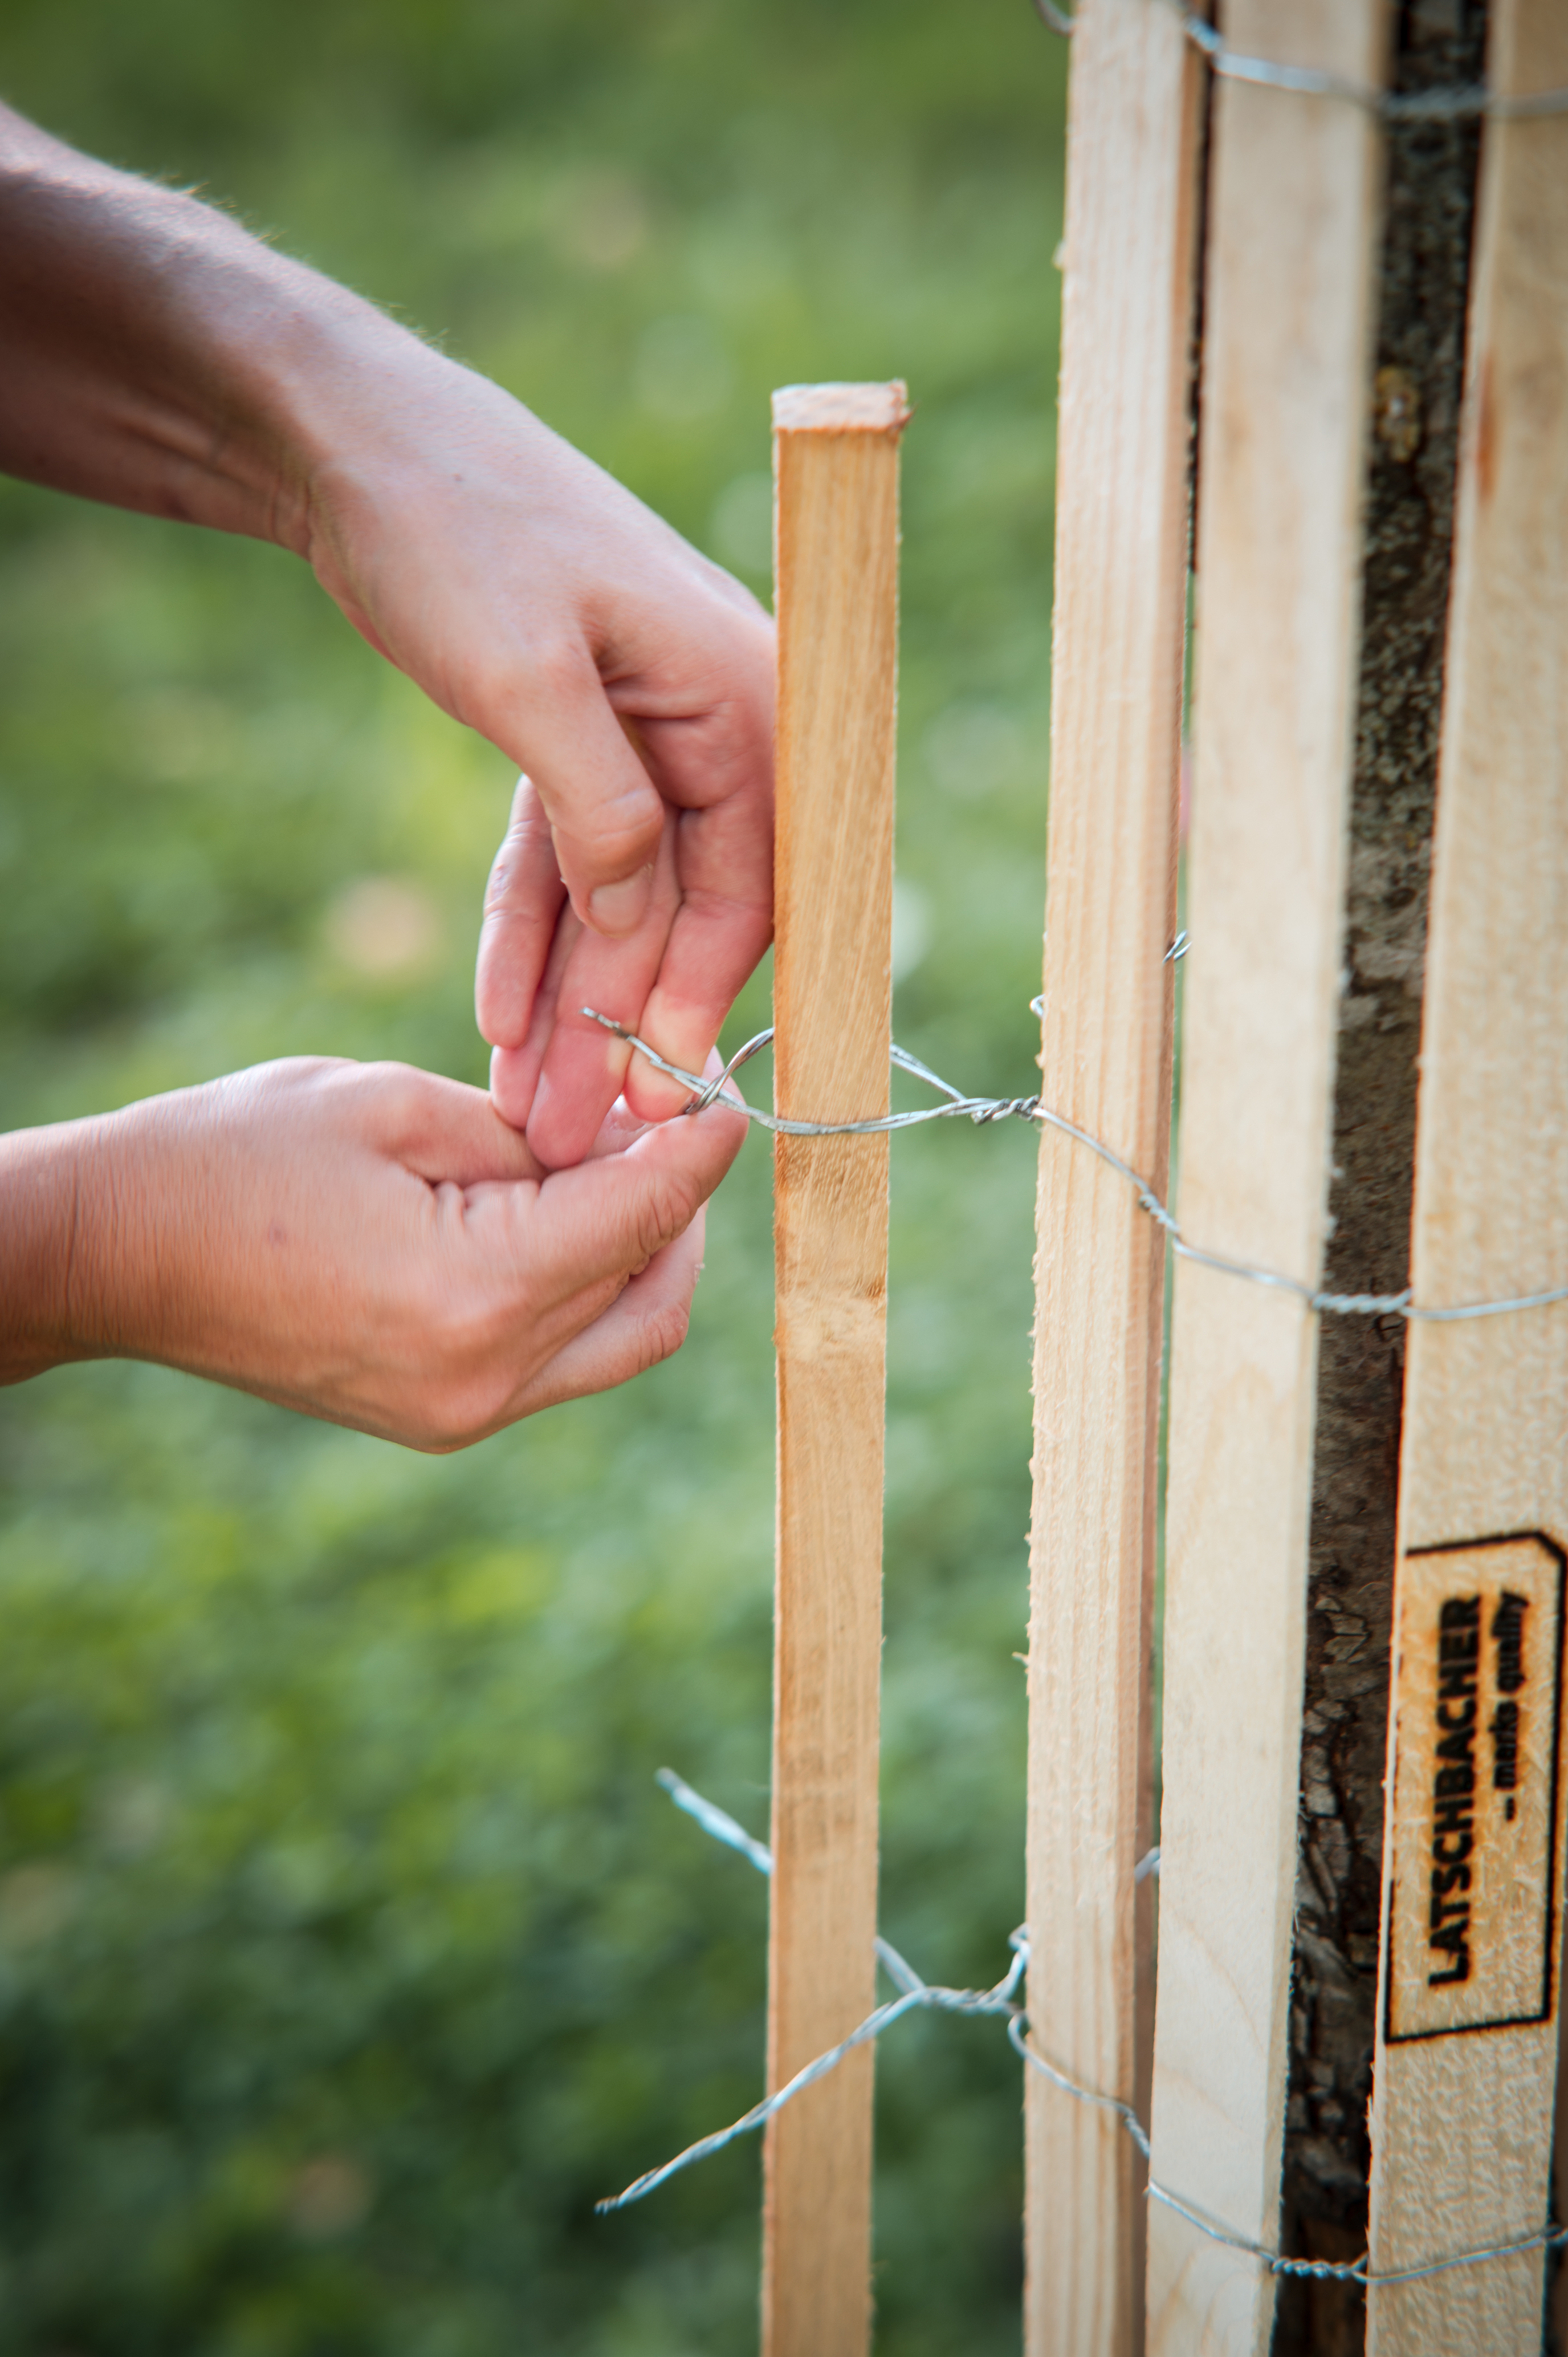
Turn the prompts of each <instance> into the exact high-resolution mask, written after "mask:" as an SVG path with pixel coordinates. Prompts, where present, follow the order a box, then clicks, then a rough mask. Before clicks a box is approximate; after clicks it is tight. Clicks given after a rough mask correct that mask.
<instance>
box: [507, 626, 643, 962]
mask: <svg viewBox="0 0 1568 2357" xmlns="http://www.w3.org/2000/svg"><path fill="white" fill-rule="evenodd" d="M516 736H517V738H518V739H519V741H518V742H517V743H516V744H514V745H511V746H509V748H508V749H509V750H511V751H514V752H515V753H517V754H518V755H519V757H520V758H521V759H522V761H523V764H524V766H525V767H526V768H527V770H528V771H529V773H530V775H531V776H532V780H533V783H534V788H535V791H537V793H538V795H539V799H540V801H541V802H542V804H543V806H544V813H545V816H546V817H547V818H548V820H549V822H550V831H551V836H552V839H553V843H554V845H555V858H556V862H557V865H558V866H559V867H560V870H561V874H562V877H563V879H564V882H565V886H566V889H567V891H568V892H569V893H570V894H571V896H572V906H573V907H574V908H575V910H576V912H577V914H578V916H579V917H581V918H582V920H583V921H584V923H585V924H586V925H589V926H591V927H592V928H593V930H594V931H596V932H598V933H607V934H609V935H610V936H612V938H619V937H620V936H621V935H623V934H626V933H631V932H635V931H636V930H637V928H638V926H639V924H640V923H641V921H642V920H643V917H644V916H645V914H646V913H647V909H648V902H649V896H650V891H651V889H652V885H653V861H654V856H655V855H656V853H657V852H658V849H659V837H660V831H661V829H662V827H663V823H664V803H663V801H662V798H661V797H660V792H659V790H658V788H657V787H656V786H655V785H654V783H653V780H652V779H651V778H650V776H649V774H648V771H647V770H645V769H644V767H643V765H642V763H641V761H640V760H639V759H638V756H637V753H636V751H635V750H634V749H633V745H634V742H635V739H632V738H631V737H630V732H629V730H627V729H624V728H623V726H622V724H621V723H620V722H619V721H618V719H617V718H616V716H615V714H614V713H613V712H612V711H611V709H610V705H609V702H608V699H607V696H606V694H605V691H604V683H603V682H602V681H601V680H600V678H599V675H598V673H597V671H596V669H595V667H594V664H593V662H592V660H591V659H590V657H589V656H588V654H587V653H586V651H584V650H581V649H575V650H573V651H572V652H571V653H570V654H569V655H567V656H565V657H564V658H563V659H562V661H561V662H559V663H558V664H556V665H555V666H554V667H553V683H552V685H551V686H550V688H549V689H548V691H547V692H545V693H542V694H540V693H536V694H535V695H534V696H533V697H532V698H531V700H530V704H529V708H528V712H527V716H526V719H525V721H524V722H523V724H522V726H520V727H519V729H518V730H517V732H516ZM524 739H525V740H526V741H522V740H524Z"/></svg>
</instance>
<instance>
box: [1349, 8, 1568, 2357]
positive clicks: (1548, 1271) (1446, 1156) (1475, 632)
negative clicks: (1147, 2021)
mask: <svg viewBox="0 0 1568 2357" xmlns="http://www.w3.org/2000/svg"><path fill="white" fill-rule="evenodd" d="M1488 80H1489V81H1490V82H1491V84H1492V86H1493V88H1494V89H1496V90H1498V91H1504V92H1508V93H1514V94H1519V95H1528V94H1530V92H1532V91H1541V90H1545V89H1551V88H1561V87H1563V85H1565V84H1568V12H1565V11H1564V9H1563V7H1562V5H1560V0H1494V5H1493V12H1492V17H1491V27H1490V38H1489V58H1488ZM1474 286H1475V294H1474V301H1473V307H1472V318H1471V332H1470V347H1469V356H1468V363H1467V380H1468V382H1467V393H1466V420H1465V433H1464V444H1463V454H1462V458H1461V467H1460V483H1459V506H1458V521H1457V528H1456V533H1455V574H1454V590H1453V598H1452V604H1451V609H1450V622H1449V645H1448V673H1447V693H1446V699H1445V707H1444V724H1443V752H1442V763H1441V769H1440V772H1439V781H1438V796H1437V834H1436V845H1435V857H1434V874H1433V888H1432V919H1431V931H1430V946H1429V951H1428V963H1427V980H1426V1012H1425V1022H1424V1027H1423V1037H1422V1084H1421V1102H1420V1114H1419V1126H1418V1135H1417V1154H1416V1189H1415V1215H1414V1226H1413V1254H1412V1279H1413V1284H1414V1290H1415V1298H1416V1300H1417V1302H1418V1303H1419V1304H1420V1305H1422V1306H1423V1307H1429V1308H1450V1307H1455V1306H1457V1305H1460V1304H1463V1303H1466V1302H1477V1301H1485V1300H1488V1299H1492V1300H1496V1299H1498V1298H1506V1297H1513V1296H1517V1295H1520V1294H1528V1293H1532V1292H1535V1291H1538V1290H1544V1289H1546V1288H1549V1287H1550V1286H1553V1285H1557V1284H1561V1283H1562V1282H1563V1275H1564V1271H1565V1270H1568V121H1565V120H1564V119H1563V117H1562V116H1557V117H1545V118H1542V119H1541V120H1537V121H1528V120H1526V121H1519V122H1512V121H1509V120H1507V119H1506V118H1502V119H1494V120H1491V121H1489V122H1488V123H1487V126H1486V129H1485V131H1484V134H1483V145H1482V167H1481V194H1480V210H1479V214H1478V218H1477V245H1476V263H1475V277H1474ZM1565 1440H1568V1303H1560V1304H1557V1305H1554V1306H1552V1307H1551V1308H1536V1309H1530V1310H1525V1311H1520V1312H1517V1313H1514V1314H1511V1315H1509V1316H1505V1317H1498V1318H1478V1319H1476V1320H1473V1321H1463V1322H1456V1323H1452V1324H1426V1323H1417V1324H1415V1325H1414V1326H1413V1327H1412V1332H1411V1338H1410V1355H1409V1361H1408V1370H1407V1375H1406V1384H1405V1421H1404V1437H1403V1451H1402V1472H1401V1495H1400V1564H1399V1570H1398V1574H1397V1579H1396V1588H1395V1642H1396V1648H1397V1664H1396V1672H1395V1680H1394V1724H1393V1727H1392V1729H1391V1748H1390V1775H1389V1788H1388V1789H1389V1793H1390V1803H1391V1805H1390V1811H1389V1816H1390V1835H1389V1840H1388V1843H1387V1846H1386V1850H1385V1891H1384V1907H1383V1945H1382V1979H1381V1991H1380V2040H1379V2047H1378V2055H1377V2067H1376V2072H1375V2079H1374V2108H1373V2115H1372V2151H1373V2175H1372V2226H1371V2254H1372V2266H1373V2271H1374V2273H1377V2272H1379V2271H1385V2272H1386V2271H1392V2270H1396V2269H1398V2268H1401V2267H1406V2266H1421V2265H1423V2263H1425V2262H1426V2261H1428V2260H1431V2259H1433V2258H1437V2257H1445V2256H1448V2255H1452V2254H1454V2253H1456V2252H1461V2251H1465V2250H1474V2249H1477V2248H1479V2247H1481V2246H1484V2245H1487V2244H1498V2243H1507V2242H1509V2241H1513V2240H1518V2239H1520V2238H1522V2237H1525V2236H1528V2235H1530V2234H1532V2233H1536V2232H1538V2231H1539V2229H1540V2228H1541V2225H1542V2223H1543V2222H1544V2221H1545V2218H1546V2215H1547V2210H1548V2205H1549V2200H1550V2192H1549V2177H1550V2162H1551V2154H1552V2082H1553V2075H1554V2072H1555V2067H1556V2055H1557V2018H1558V2010H1559V2007H1560V2002H1561V1976H1560V1973H1559V1970H1558V1965H1559V1958H1560V1953H1561V1943H1562V1920H1563V1919H1562V1892H1563V1793H1564V1784H1565V1776H1564V1769H1565V1767H1568V1763H1565V1762H1564V1761H1563V1759H1562V1757H1561V1755H1560V1747H1561V1739H1562V1732H1563V1712H1562V1677H1563V1659H1562V1656H1563V1628H1562V1601H1561V1589H1562V1577H1563V1559H1564V1557H1563V1551H1564V1549H1568V1447H1565ZM1440 1747H1442V1748H1441V1749H1440ZM1444 1780H1446V1781H1444ZM1560 2198H1561V2197H1560ZM1544 2273H1545V2267H1544V2259H1543V2256H1542V2254H1541V2252H1540V2251H1535V2252H1532V2253H1530V2254H1528V2255H1522V2256H1520V2258H1518V2259H1509V2260H1502V2261H1498V2260H1492V2261H1489V2262H1487V2264H1486V2265H1484V2266H1477V2267H1469V2268H1461V2269H1455V2270H1453V2271H1451V2272H1447V2273H1444V2274H1443V2275H1439V2276H1432V2277H1430V2278H1427V2279H1425V2280H1423V2281H1419V2282H1415V2283H1410V2284H1404V2285H1386V2286H1383V2287H1376V2286H1374V2287H1373V2289H1372V2291H1371V2294H1370V2296H1369V2303H1368V2347H1369V2352H1372V2357H1428V2352H1432V2351H1434V2350H1438V2349H1458V2350H1466V2351H1474V2352H1477V2357H1479V2352H1486V2357H1526V2352H1529V2357H1536V2352H1538V2351H1539V2350H1540V2348H1541V2308H1542V2300H1543V2296H1544Z"/></svg>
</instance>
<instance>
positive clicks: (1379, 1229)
mask: <svg viewBox="0 0 1568 2357" xmlns="http://www.w3.org/2000/svg"><path fill="white" fill-rule="evenodd" d="M1485 36H1486V7H1485V0H1406V5H1402V6H1401V8H1400V9H1399V12H1398V19H1397V27H1396V30H1395V35H1394V45H1395V54H1394V59H1393V63H1392V70H1391V84H1392V86H1393V87H1394V88H1396V89H1399V90H1405V91H1413V90H1421V89H1428V88H1432V87H1434V86H1440V85H1445V84H1451V83H1455V82H1471V81H1479V80H1480V79H1481V76H1482V73H1483V70H1484V66H1485V45H1486V44H1485ZM1387 138H1388V211H1387V221H1386V227H1385V231H1384V240H1383V253H1382V264H1381V270H1380V285H1379V302H1380V317H1379V326H1378V342H1377V376H1376V381H1375V385H1374V389H1373V415H1372V433H1371V436H1370V445H1369V451H1370V455H1369V476H1368V497H1367V551H1366V565H1365V574H1364V577H1363V611H1362V644H1361V666H1360V692H1359V711H1358V716H1357V743H1356V770H1355V780H1354V786H1353V791H1352V803H1351V816H1350V856H1349V874H1348V904H1347V910H1346V941H1345V968H1346V983H1345V995H1344V997H1343V1000H1342V1002H1341V1008H1340V1020H1339V1039H1338V1064H1337V1080H1336V1087H1335V1117H1334V1161H1335V1170H1334V1178H1333V1186H1332V1190H1331V1194H1330V1209H1331V1211H1332V1214H1333V1218H1334V1222H1335V1225H1334V1229H1333V1233H1332V1238H1331V1241H1330V1244H1329V1252H1328V1273H1327V1278H1326V1282H1327V1284H1328V1285H1329V1286H1331V1287H1332V1288H1333V1289H1334V1290H1336V1291H1343V1292H1355V1293H1361V1292H1368V1293H1397V1292H1398V1291H1399V1290H1400V1289H1401V1288H1402V1286H1404V1284H1405V1283H1406V1282H1407V1279H1408V1275H1409V1266H1410V1222H1411V1196H1412V1185H1413V1175H1414V1151H1415V1100H1416V1074H1417V1061H1418V1057H1419V1053H1420V1048H1421V1014H1422V981H1423V963H1424V957H1425V948H1426V906H1427V884H1428V877H1429V873H1430V866H1431V851H1432V822H1433V808H1434V792H1435V786H1436V773H1437V746H1438V728H1439V723H1440V719H1441V712H1442V699H1443V664H1444V628H1445V622H1446V616H1447V608H1448V583H1449V569H1450V561H1451V556H1452V548H1453V535H1454V486H1455V466H1456V460H1457V447H1458V426H1459V405H1460V395H1461V390H1462V383H1463V374H1464V353H1465V323H1466V292H1467V283H1468V276H1469V261H1470V236H1471V226H1472V221H1473V216H1474V208H1475V190H1476V169H1477V157H1478V154H1479V134H1478V131H1477V126H1476V124H1474V123H1464V124H1430V123H1425V124H1394V125H1391V126H1390V128H1389V131H1388V135H1387ZM1404 1338H1405V1328H1404V1324H1403V1321H1402V1319H1399V1318H1377V1319H1369V1318H1332V1317H1331V1318H1325V1319H1324V1321H1323V1330H1322V1337H1321V1343H1320V1357H1319V1368H1318V1384H1317V1427H1316V1464H1315V1473H1314V1484H1313V1508H1312V1533H1311V1566H1310V1590H1309V1598H1308V1617H1307V1640H1306V1687H1305V1712H1304V1719H1303V1739H1302V1769H1301V1851H1300V1868H1299V1876H1298V1882H1297V1892H1296V1932H1295V1957H1294V1984H1293V1991H1292V2018H1291V2033H1292V2052H1291V2072H1290V2094H1289V2110H1288V2114H1287V2122H1286V2131H1285V2154H1284V2183H1283V2208H1282V2220H1281V2226H1282V2245H1281V2246H1282V2248H1283V2249H1284V2250H1285V2251H1287V2252H1290V2253H1292V2254H1293V2255H1298V2256H1306V2257H1313V2258H1325V2259H1344V2258H1353V2257H1355V2256H1356V2255H1358V2254H1359V2252H1360V2251H1361V2250H1362V2249H1363V2248H1364V2247H1365V2242H1366V2232H1367V2181H1368V2169H1369V2145H1368V2138H1367V2103H1368V2096H1369V2092H1370V2086H1371V2072H1372V2038H1373V2016H1374V2010H1375V2006H1376V1998H1377V1978H1378V1913H1379V1889H1380V1873H1381V1861H1382V1842H1383V1768H1384V1748H1385V1743H1386V1739H1387V1732H1388V1700H1389V1655H1390V1625H1391V1600H1392V1587H1393V1567H1394V1527H1395V1511H1396V1506H1397V1501H1398V1480H1399V1441H1400V1406H1401V1394H1402V1384H1403V1377H1404ZM1365 2327H1366V2317H1365V2301H1364V2298H1363V2296H1362V2295H1361V2293H1360V2291H1359V2288H1358V2287H1355V2286H1353V2285H1348V2284H1343V2283H1333V2282H1329V2283H1316V2282H1301V2281H1293V2280H1291V2279H1289V2278H1286V2279H1285V2280H1284V2281H1283V2283H1282V2287H1281V2297H1280V2300H1279V2307H1278V2319H1277V2322H1276V2326H1275V2332H1274V2350H1275V2357H1350V2352H1359V2351H1360V2350H1361V2349H1362V2348H1363V2347H1364V2345H1365V2337H1366V2330H1365Z"/></svg>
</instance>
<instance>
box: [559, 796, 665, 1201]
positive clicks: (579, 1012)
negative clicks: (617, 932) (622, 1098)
mask: <svg viewBox="0 0 1568 2357" xmlns="http://www.w3.org/2000/svg"><path fill="white" fill-rule="evenodd" d="M677 824H678V822H677V820H676V819H675V817H674V815H673V813H671V814H670V815H669V816H668V817H667V818H666V821H665V824H664V829H663V833H662V834H661V835H660V845H659V856H658V857H657V859H656V861H655V862H654V874H653V888H652V891H651V894H650V899H649V903H648V908H647V911H646V913H645V916H644V919H643V922H642V924H641V925H640V926H639V929H638V931H636V932H635V933H633V934H631V935H629V936H628V939H627V940H625V941H620V942H607V941H606V940H604V939H603V937H602V936H601V935H599V934H597V933H595V932H590V931H588V930H587V929H586V928H585V929H584V930H583V931H581V932H580V933H579V934H578V935H577V937H576V939H575V942H574V943H573V945H572V949H571V953H570V955H569V956H568V958H567V960H566V963H565V969H564V974H563V975H562V977H561V982H560V985H559V989H558V992H557V995H556V998H555V1002H554V1006H553V1013H552V1023H551V1031H550V1038H549V1042H548V1045H547V1047H546V1049H545V1051H544V1060H543V1063H542V1067H541V1070H540V1072H539V1077H538V1082H537V1084H536V1086H535V1088H534V1092H533V1103H532V1111H531V1113H530V1114H529V1117H528V1142H529V1144H530V1145H531V1146H532V1148H533V1150H534V1152H535V1153H536V1154H537V1155H538V1156H539V1158H540V1160H541V1161H542V1162H543V1163H544V1164H546V1165H547V1167H549V1168H552V1169H562V1168H565V1167H567V1166H568V1165H569V1164H571V1163H574V1162H580V1161H581V1160H582V1158H583V1157H584V1156H585V1154H586V1153H587V1151H588V1149H589V1147H590V1146H592V1145H593V1142H594V1139H595V1138H596V1135H598V1130H599V1125H600V1123H601V1122H602V1121H603V1119H604V1117H605V1114H607V1112H608V1110H609V1108H610V1106H611V1105H612V1104H613V1103H615V1100H616V1098H617V1097H618V1095H619V1094H620V1091H621V1084H622V1082H624V1080H625V1078H626V1071H627V1065H628V1061H629V1060H630V1055H631V1050H630V1049H628V1046H627V1044H626V1042H625V1041H624V1040H623V1039H617V1038H616V1036H615V1034H614V1033H613V1032H611V1031H607V1030H606V1029H605V1028H604V1026H603V1024H602V1023H596V1022H595V1021H594V1020H593V1018H592V1017H591V1016H589V1015H587V1014H586V1013H585V1011H584V1010H585V1008H587V1007H590V1006H591V1007H593V1008H595V1009H596V1011H597V1012H598V1013H599V1014H601V1015H607V1016H609V1017H612V1018H613V1019H614V1020H615V1021H616V1022H618V1023H623V1024H625V1025H626V1026H627V1027H628V1028H632V1027H634V1026H635V1024H636V1023H637V1020H638V1018H639V1016H640V1014H641V1012H642V1008H643V1005H644V1002H645V1000H646V999H647V996H648V993H649V989H650V985H651V984H652V981H653V977H654V975H655V974H657V973H658V971H659V965H660V959H661V958H662V956H663V954H664V948H665V944H666V942H668V940H669V938H670V926H671V920H672V918H673V916H674V914H675V905H676V893H677V887H676V881H675V856H676V840H677V834H676V830H677ZM680 1103H684V1098H682V1099H681V1100H680ZM677 1109H678V1107H671V1108H670V1110H672V1111H673V1110H677Z"/></svg>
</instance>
